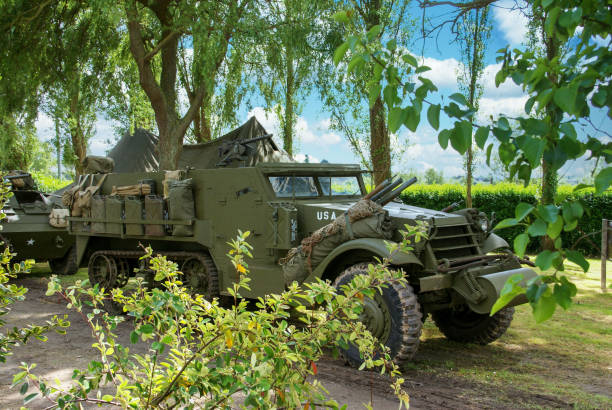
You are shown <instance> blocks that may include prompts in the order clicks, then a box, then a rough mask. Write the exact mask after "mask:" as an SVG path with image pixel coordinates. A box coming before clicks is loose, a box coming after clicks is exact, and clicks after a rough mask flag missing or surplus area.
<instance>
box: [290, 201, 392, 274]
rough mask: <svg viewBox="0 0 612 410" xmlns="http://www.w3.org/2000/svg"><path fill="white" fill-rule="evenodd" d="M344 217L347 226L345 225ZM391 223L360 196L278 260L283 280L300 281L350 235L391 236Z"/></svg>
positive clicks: (366, 236)
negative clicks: (345, 209) (339, 214)
mask: <svg viewBox="0 0 612 410" xmlns="http://www.w3.org/2000/svg"><path fill="white" fill-rule="evenodd" d="M347 220H348V226H347ZM392 236H393V226H392V223H391V220H390V219H389V216H388V214H387V212H386V211H385V210H384V209H383V208H382V207H381V206H380V205H378V204H377V203H375V202H372V201H370V200H368V199H362V200H360V201H358V202H357V203H355V204H354V205H353V206H351V207H350V208H349V209H348V210H347V211H346V213H344V214H342V215H341V216H339V217H338V218H336V219H335V220H334V221H333V222H332V223H330V224H328V225H325V226H324V227H322V228H320V229H318V230H317V231H315V232H314V233H313V234H312V235H310V236H309V237H307V238H304V239H303V240H302V242H301V244H300V246H298V247H297V248H293V249H291V250H290V251H289V252H288V253H287V256H286V257H285V258H283V259H281V260H280V261H279V264H280V265H281V266H282V267H283V276H284V278H285V284H286V285H290V284H291V283H292V282H293V281H297V282H298V283H301V282H303V281H304V280H305V279H306V277H308V275H310V273H312V270H313V269H314V268H316V267H317V266H318V265H319V263H321V262H322V261H323V259H325V257H326V256H327V255H329V254H330V253H331V252H332V251H333V250H334V249H336V248H337V247H338V246H340V245H341V244H343V243H344V242H347V241H349V240H352V239H358V238H381V239H391V237H392Z"/></svg>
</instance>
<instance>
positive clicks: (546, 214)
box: [537, 205, 559, 223]
mask: <svg viewBox="0 0 612 410" xmlns="http://www.w3.org/2000/svg"><path fill="white" fill-rule="evenodd" d="M537 212H538V215H539V216H540V218H542V219H543V220H544V221H545V222H547V223H551V222H555V221H556V220H557V215H558V214H559V209H558V208H557V207H556V206H554V205H538V207H537Z"/></svg>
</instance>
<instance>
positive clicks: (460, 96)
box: [448, 93, 469, 107]
mask: <svg viewBox="0 0 612 410" xmlns="http://www.w3.org/2000/svg"><path fill="white" fill-rule="evenodd" d="M448 98H450V99H451V100H453V101H456V102H458V103H459V104H462V105H465V106H466V107H467V106H468V105H469V104H468V102H467V100H466V99H465V96H464V95H463V94H461V93H454V94H451V95H450V96H449V97H448Z"/></svg>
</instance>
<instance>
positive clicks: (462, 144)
mask: <svg viewBox="0 0 612 410" xmlns="http://www.w3.org/2000/svg"><path fill="white" fill-rule="evenodd" d="M450 142H451V145H452V146H453V148H454V149H455V150H456V151H457V152H458V153H459V154H461V155H463V154H465V153H466V151H467V149H468V148H469V147H470V146H471V144H472V124H470V122H469V121H461V122H459V123H455V128H453V132H452V133H451V136H450Z"/></svg>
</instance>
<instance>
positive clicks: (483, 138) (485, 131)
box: [474, 127, 489, 149]
mask: <svg viewBox="0 0 612 410" xmlns="http://www.w3.org/2000/svg"><path fill="white" fill-rule="evenodd" d="M488 137H489V127H479V128H478V130H476V134H475V135H474V139H475V140H476V145H478V148H480V149H484V146H485V143H486V142H487V138H488Z"/></svg>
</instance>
